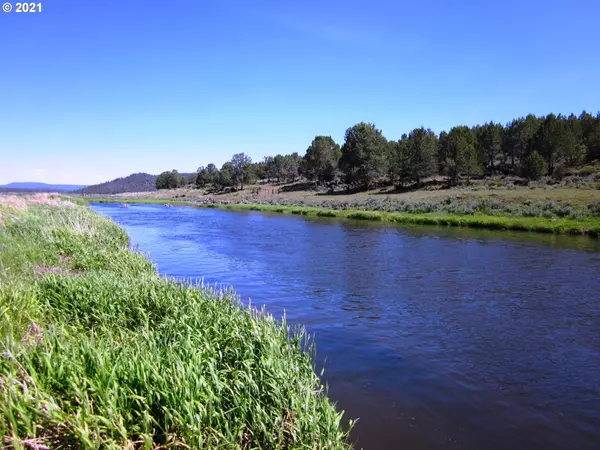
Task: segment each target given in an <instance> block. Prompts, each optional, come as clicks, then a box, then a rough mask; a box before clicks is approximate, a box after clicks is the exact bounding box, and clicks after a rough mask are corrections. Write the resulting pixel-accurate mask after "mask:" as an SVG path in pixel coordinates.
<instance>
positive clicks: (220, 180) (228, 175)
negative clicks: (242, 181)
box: [213, 161, 234, 191]
mask: <svg viewBox="0 0 600 450" xmlns="http://www.w3.org/2000/svg"><path fill="white" fill-rule="evenodd" d="M233 172H234V169H233V164H232V163H231V161H228V162H226V163H225V164H223V166H221V170H219V171H218V172H217V173H215V174H214V176H213V185H214V187H215V189H216V190H218V191H220V190H223V188H225V187H229V186H233Z"/></svg>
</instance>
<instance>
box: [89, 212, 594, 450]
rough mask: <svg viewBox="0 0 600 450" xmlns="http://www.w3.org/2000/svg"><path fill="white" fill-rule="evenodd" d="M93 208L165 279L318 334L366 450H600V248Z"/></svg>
mask: <svg viewBox="0 0 600 450" xmlns="http://www.w3.org/2000/svg"><path fill="white" fill-rule="evenodd" d="M93 208H94V210H96V211H98V212H100V213H102V214H104V215H106V216H108V217H111V218H112V219H114V220H115V221H116V222H118V223H119V224H121V225H122V226H123V227H124V228H125V229H126V230H127V232H128V233H129V235H130V237H131V240H132V243H133V244H134V245H137V246H138V247H139V250H140V251H142V252H144V253H146V254H147V255H148V256H149V257H150V258H151V259H152V260H153V261H154V262H155V263H156V264H157V266H158V270H159V271H160V272H161V273H163V274H166V275H170V276H175V277H182V278H188V279H189V278H191V279H202V278H203V279H204V281H205V282H206V283H223V284H225V285H231V286H233V287H234V288H235V289H236V291H237V292H238V293H239V294H240V295H241V296H242V299H243V300H244V301H247V300H248V298H251V301H252V303H253V304H255V305H257V306H258V305H262V304H265V305H266V306H267V310H268V311H269V312H271V313H272V314H274V315H275V316H278V317H281V315H282V314H283V312H284V310H285V312H286V314H287V318H288V320H289V321H290V322H291V323H294V324H300V325H305V326H306V327H307V329H308V331H309V332H310V333H312V334H314V336H315V339H316V343H317V360H318V362H317V363H318V364H319V365H321V364H322V362H323V361H324V360H325V359H326V363H325V369H326V370H325V379H326V381H327V382H328V384H329V394H330V396H331V397H332V398H333V399H334V400H335V401H337V402H338V406H339V407H340V408H341V409H344V410H345V411H346V412H347V414H348V415H349V416H350V417H359V418H360V420H359V422H358V424H357V425H356V428H355V429H354V431H353V434H352V440H353V442H355V443H356V447H357V448H359V447H363V448H365V449H368V450H370V449H395V448H402V449H428V450H431V449H448V448H464V449H484V448H485V449H513V450H514V449H579V450H582V449H598V448H600V253H599V252H600V243H599V241H597V240H591V239H585V238H575V237H555V236H551V235H531V234H527V233H506V232H473V231H464V230H463V231H460V230H458V231H457V230H452V229H441V228H440V229H436V228H396V227H392V226H382V225H374V224H369V223H359V222H349V221H345V222H342V221H336V220H326V219H323V220H321V219H319V220H312V219H304V218H299V217H288V216H282V215H263V214H261V213H257V212H248V213H236V212H227V211H221V210H211V209H197V208H192V207H174V208H165V207H164V206H160V205H132V206H131V207H129V208H124V207H122V206H120V205H110V204H94V205H93Z"/></svg>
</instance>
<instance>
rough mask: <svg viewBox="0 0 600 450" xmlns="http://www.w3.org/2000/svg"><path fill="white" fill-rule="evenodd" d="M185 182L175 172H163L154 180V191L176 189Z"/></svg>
mask: <svg viewBox="0 0 600 450" xmlns="http://www.w3.org/2000/svg"><path fill="white" fill-rule="evenodd" d="M185 183H186V180H185V178H183V177H182V176H181V175H179V173H178V172H177V171H176V170H172V171H171V172H168V171H167V172H163V173H161V174H160V175H159V176H158V177H157V178H156V189H176V188H178V187H179V186H183V185H185Z"/></svg>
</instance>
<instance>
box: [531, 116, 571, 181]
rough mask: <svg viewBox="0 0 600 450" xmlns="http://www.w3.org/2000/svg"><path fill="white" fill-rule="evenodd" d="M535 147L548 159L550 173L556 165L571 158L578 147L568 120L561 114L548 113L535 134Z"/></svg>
mask: <svg viewBox="0 0 600 450" xmlns="http://www.w3.org/2000/svg"><path fill="white" fill-rule="evenodd" d="M533 149H534V150H536V151H537V152H538V153H539V154H540V155H541V156H542V157H543V158H544V159H545V160H546V163H547V164H548V170H549V172H550V173H553V172H554V166H557V165H561V164H564V163H566V162H567V161H568V160H571V156H572V155H574V154H575V153H577V149H576V141H575V137H574V136H573V133H572V132H571V129H570V127H569V124H568V121H567V120H566V119H565V118H564V117H562V116H561V115H559V116H558V117H557V116H555V115H554V114H548V115H547V116H546V118H545V119H544V120H543V122H542V124H541V125H540V128H539V129H538V132H537V133H536V135H535V139H534V147H533Z"/></svg>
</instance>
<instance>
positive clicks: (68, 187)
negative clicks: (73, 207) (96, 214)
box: [0, 181, 86, 192]
mask: <svg viewBox="0 0 600 450" xmlns="http://www.w3.org/2000/svg"><path fill="white" fill-rule="evenodd" d="M85 187H86V186H85V185H82V184H48V183H36V182H29V181H27V182H17V183H9V184H4V185H0V188H2V190H11V189H15V190H19V191H23V190H27V191H38V192H70V191H76V190H77V189H82V188H85Z"/></svg>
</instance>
